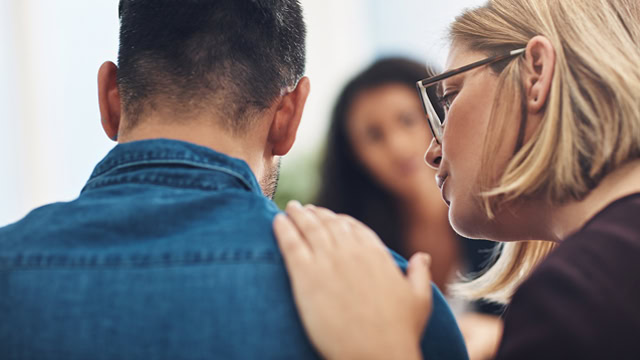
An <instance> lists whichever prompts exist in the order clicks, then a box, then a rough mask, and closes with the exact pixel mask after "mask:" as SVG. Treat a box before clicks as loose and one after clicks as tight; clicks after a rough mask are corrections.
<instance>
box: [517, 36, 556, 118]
mask: <svg viewBox="0 0 640 360" xmlns="http://www.w3.org/2000/svg"><path fill="white" fill-rule="evenodd" d="M555 65H556V52H555V49H554V48H553V45H552V44H551V41H549V39H547V38H546V37H544V36H540V35H539V36H534V37H533V38H531V40H529V43H528V44H527V50H526V53H525V71H524V73H523V84H524V89H525V94H526V97H527V111H528V112H529V113H531V114H536V113H539V112H540V111H541V110H542V109H543V108H544V105H545V103H546V102H547V97H548V96H549V92H550V90H551V83H552V81H553V74H554V71H555Z"/></svg>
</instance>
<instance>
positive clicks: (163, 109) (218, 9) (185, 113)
mask: <svg viewBox="0 0 640 360" xmlns="http://www.w3.org/2000/svg"><path fill="white" fill-rule="evenodd" d="M119 16H120V25H121V26H120V49H119V54H118V66H117V67H116V66H115V65H114V64H113V63H105V64H104V65H103V66H102V68H101V70H100V73H99V92H100V110H101V114H102V120H103V126H104V127H105V131H106V132H107V134H108V135H109V137H110V138H112V139H115V138H119V139H120V140H121V141H132V140H139V139H141V138H153V137H168V136H167V133H169V134H180V133H181V131H182V132H184V133H185V134H183V135H181V136H179V138H180V139H181V140H187V141H190V140H192V142H195V143H200V144H201V145H215V146H211V147H213V148H214V149H216V150H219V151H222V152H226V153H229V155H232V156H237V157H241V158H244V159H245V160H247V162H249V164H250V166H251V165H255V166H252V169H253V170H254V172H256V175H257V176H258V177H259V179H261V177H260V175H262V174H259V173H260V172H261V170H260V169H258V167H261V166H262V165H264V166H266V167H269V168H270V169H271V168H276V166H275V162H276V160H275V159H271V160H273V161H271V160H270V159H267V158H268V157H269V156H278V155H283V154H284V153H286V152H287V151H288V150H289V148H290V147H291V145H292V144H293V138H291V139H290V141H288V140H289V139H288V137H291V136H293V137H295V132H296V131H297V124H298V123H299V116H300V115H301V112H302V107H303V106H304V102H305V101H306V96H307V94H308V91H309V84H308V79H306V78H303V79H302V80H301V78H302V75H303V73H304V68H305V35H306V31H305V25H304V21H303V17H302V9H301V6H300V4H299V1H298V0H120V4H119ZM283 111H284V113H282V112H283ZM296 117H297V119H296ZM214 128H215V132H216V133H221V132H222V133H224V134H225V136H226V138H227V139H216V141H215V142H211V141H208V140H205V139H201V138H202V137H203V134H205V133H206V132H207V129H208V130H211V129H214ZM161 129H164V130H163V131H161ZM169 129H171V130H169ZM186 129H189V130H186ZM211 132H212V131H211ZM133 134H135V135H133ZM212 134H213V132H212ZM185 137H186V138H185ZM192 137H193V139H191V138H192ZM228 138H233V139H235V140H238V139H244V140H246V139H249V138H250V139H251V143H252V144H255V143H256V142H257V143H258V144H261V141H262V140H264V145H265V146H266V147H267V148H265V149H264V150H265V159H264V160H265V161H266V162H267V163H273V164H272V165H273V166H272V165H269V164H265V163H264V162H263V164H262V165H257V164H252V161H253V160H252V159H247V158H246V157H247V154H238V153H237V152H234V151H231V150H229V151H227V148H229V146H227V145H228V144H227V145H224V144H223V143H225V141H226V140H228ZM208 139H211V138H210V137H209V138H208ZM283 140H287V141H285V143H284V144H283V143H281V142H282V141H283ZM203 142H204V143H203ZM289 142H290V143H291V144H289V145H288V146H286V145H287V143H289ZM257 149H258V148H257V147H254V150H257ZM269 151H270V152H269ZM267 152H269V153H268V154H267ZM267 155H269V156H267ZM269 171H271V170H269ZM264 175H268V174H264Z"/></svg>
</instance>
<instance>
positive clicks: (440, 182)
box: [436, 174, 451, 206]
mask: <svg viewBox="0 0 640 360" xmlns="http://www.w3.org/2000/svg"><path fill="white" fill-rule="evenodd" d="M447 177H448V175H444V176H441V175H438V174H436V183H437V184H438V188H439V189H440V194H441V195H442V200H444V202H445V203H446V204H447V206H449V205H450V204H451V202H450V201H449V200H448V199H447V196H446V195H445V194H444V186H445V183H446V182H447Z"/></svg>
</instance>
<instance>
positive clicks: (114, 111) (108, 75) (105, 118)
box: [98, 61, 122, 141]
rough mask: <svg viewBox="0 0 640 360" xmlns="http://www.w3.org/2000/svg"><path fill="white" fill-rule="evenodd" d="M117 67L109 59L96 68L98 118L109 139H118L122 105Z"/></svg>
mask: <svg viewBox="0 0 640 360" xmlns="http://www.w3.org/2000/svg"><path fill="white" fill-rule="evenodd" d="M117 73H118V67H117V66H116V64H114V63H112V62H111V61H107V62H105V63H104V64H102V66H100V70H98V102H99V104H100V118H101V119H102V128H103V129H104V132H105V133H106V134H107V136H108V137H109V139H111V140H113V141H117V140H118V129H119V128H120V115H121V113H122V105H121V103H120V92H119V91H118V82H117V80H116V75H117Z"/></svg>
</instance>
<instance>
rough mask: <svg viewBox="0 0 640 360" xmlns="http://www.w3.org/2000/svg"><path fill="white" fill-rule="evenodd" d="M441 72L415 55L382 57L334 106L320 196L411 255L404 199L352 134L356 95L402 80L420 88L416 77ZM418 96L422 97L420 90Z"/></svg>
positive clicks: (322, 201) (327, 204)
mask: <svg viewBox="0 0 640 360" xmlns="http://www.w3.org/2000/svg"><path fill="white" fill-rule="evenodd" d="M435 73H436V72H435V71H434V70H433V69H431V68H430V67H427V66H425V65H423V64H420V63H417V62H415V61H412V60H409V59H405V58H386V59H381V60H378V61H377V62H375V63H374V64H372V65H371V66H370V67H368V68H367V69H365V70H364V71H362V72H361V73H360V74H358V75H356V76H355V77H354V78H353V79H351V80H350V81H349V82H348V83H347V84H346V85H345V87H344V88H343V90H342V92H341V93H340V95H339V96H338V99H337V102H336V104H335V107H334V109H333V114H332V118H331V124H330V126H329V136H328V144H327V152H326V155H325V157H324V159H323V164H322V175H321V181H320V190H319V192H318V196H317V199H316V201H315V202H316V203H317V204H318V205H320V206H323V207H326V208H329V209H331V210H333V211H335V212H338V213H344V214H347V215H351V216H353V217H355V218H356V219H358V220H360V221H362V222H363V223H365V224H366V225H367V226H369V227H371V229H373V230H374V231H375V232H376V233H377V234H378V236H380V238H381V239H382V240H383V241H384V242H385V244H386V245H387V246H388V247H389V248H391V249H393V250H395V251H397V252H398V253H400V254H401V255H404V256H409V255H411V254H409V253H408V252H407V249H406V246H405V245H406V243H407V242H406V235H407V234H406V233H405V224H403V223H402V217H401V212H400V209H399V207H398V206H399V204H398V201H397V200H396V198H395V197H394V196H393V195H392V194H391V192H389V191H388V190H387V189H385V188H384V187H382V186H381V185H380V184H379V182H378V181H376V179H374V178H373V176H372V175H371V173H370V171H369V170H368V169H366V168H365V167H364V165H363V164H362V162H361V161H360V160H359V159H358V158H357V156H356V154H355V151H354V149H353V146H352V144H351V141H350V140H349V135H348V134H347V122H348V120H349V119H348V114H349V112H350V110H351V107H352V106H353V102H354V100H355V99H356V98H357V97H358V95H360V94H362V93H363V92H366V91H367V90H371V89H375V88H379V87H382V86H387V85H394V84H400V85H405V86H406V87H407V89H410V90H412V91H415V88H416V87H415V84H416V81H418V80H420V79H424V78H426V77H429V76H432V75H434V74H435ZM429 91H433V90H431V89H430V90H429ZM415 96H416V97H417V96H418V93H417V92H416V93H415ZM425 121H426V118H425Z"/></svg>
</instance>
